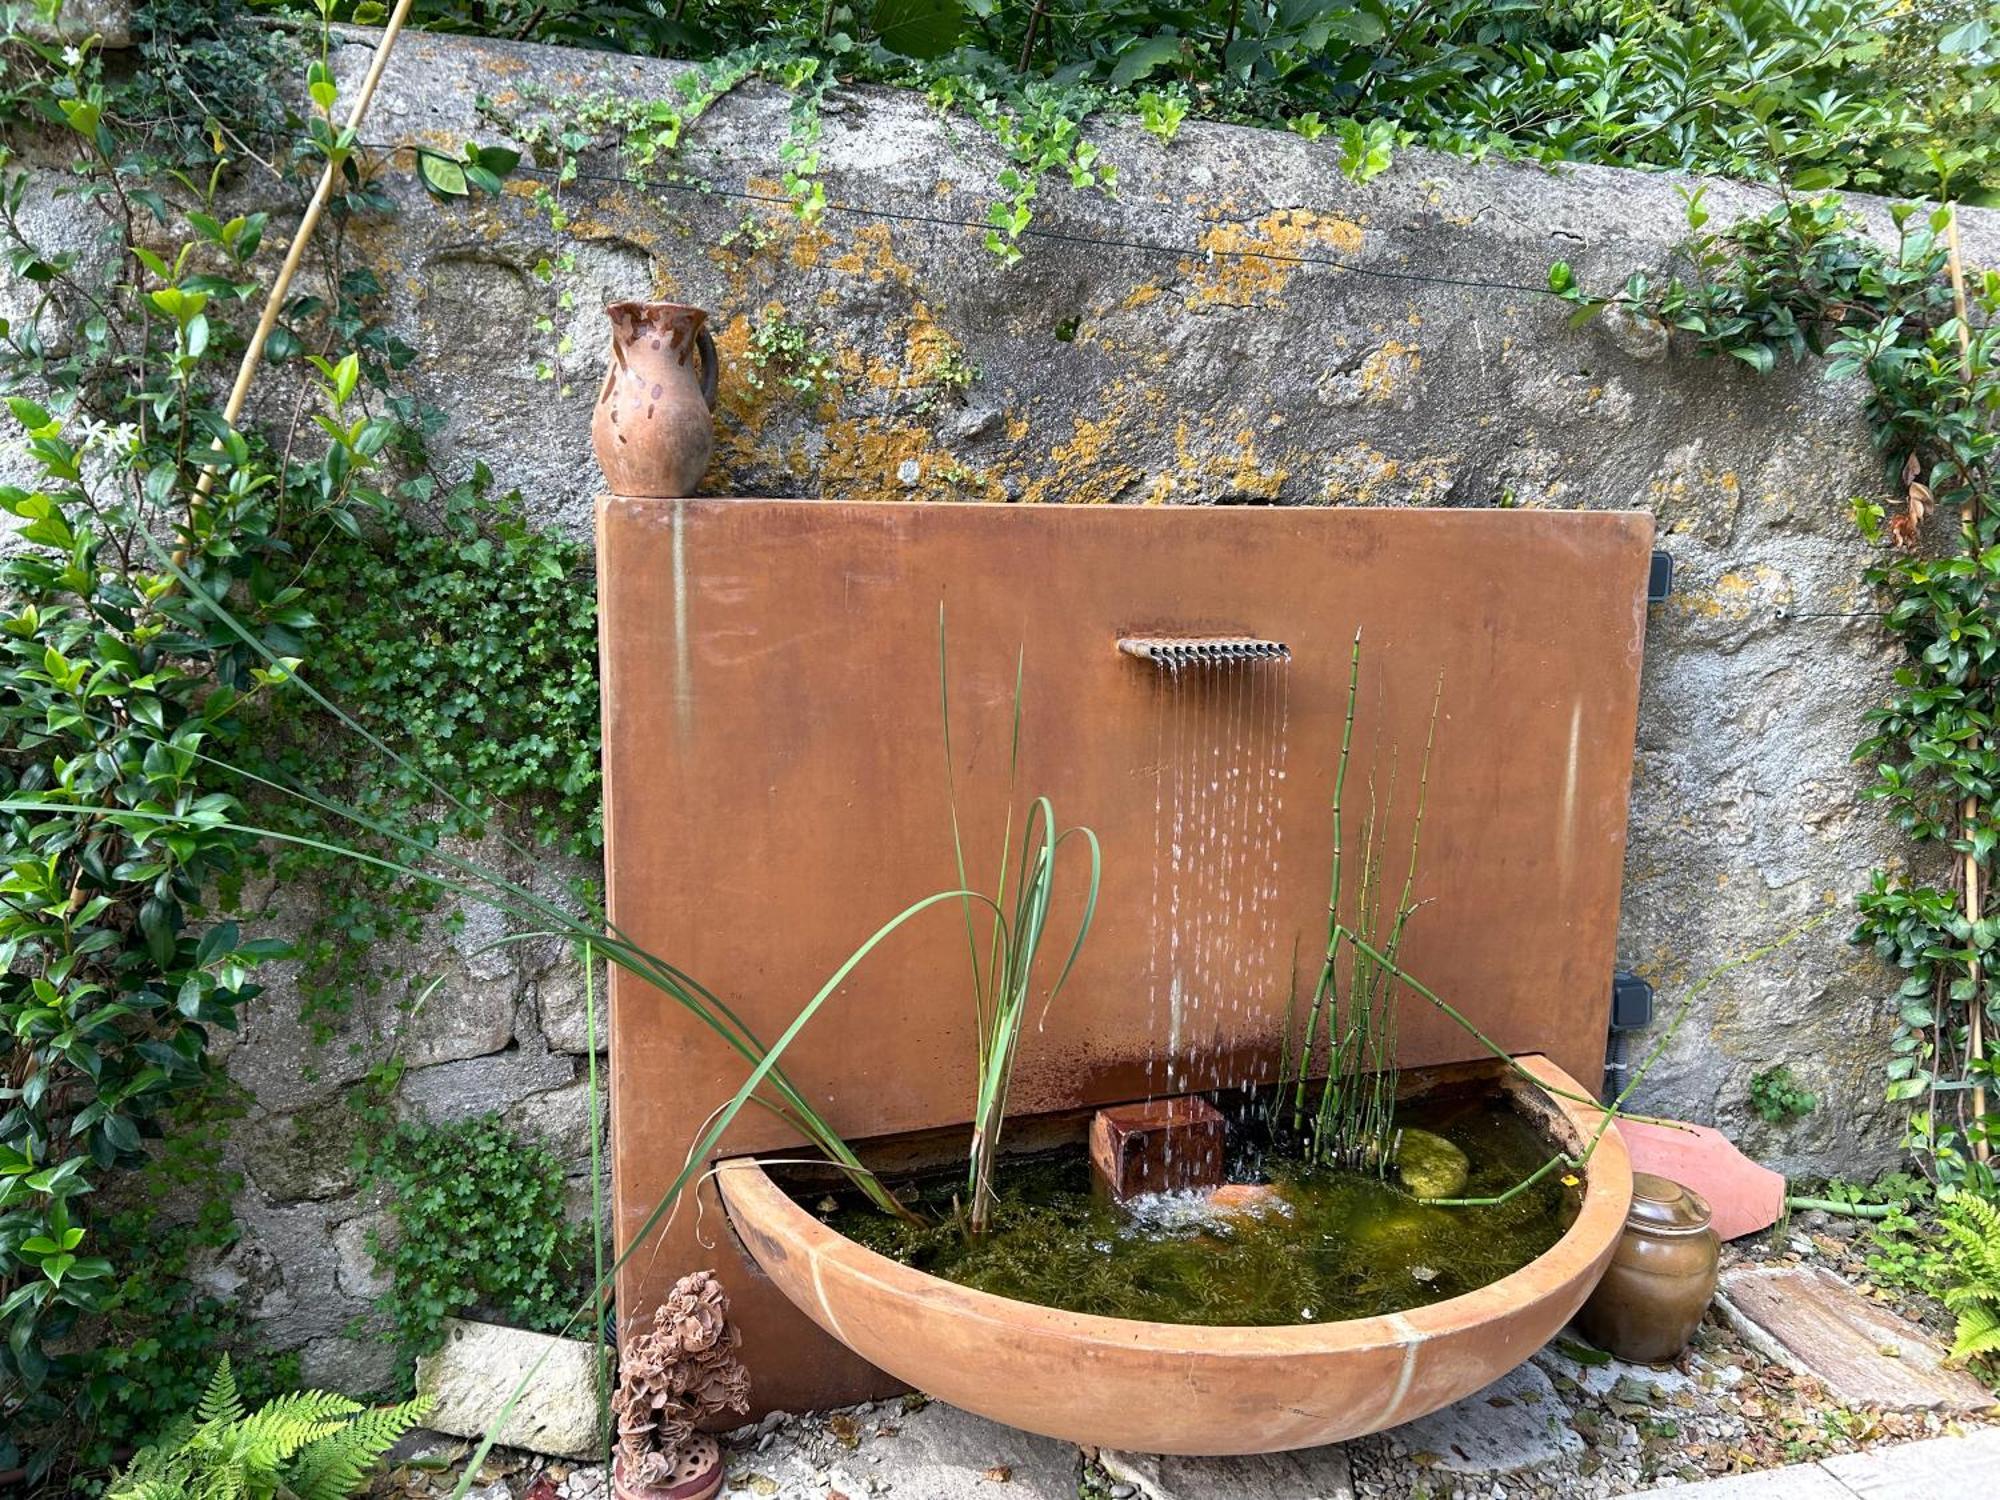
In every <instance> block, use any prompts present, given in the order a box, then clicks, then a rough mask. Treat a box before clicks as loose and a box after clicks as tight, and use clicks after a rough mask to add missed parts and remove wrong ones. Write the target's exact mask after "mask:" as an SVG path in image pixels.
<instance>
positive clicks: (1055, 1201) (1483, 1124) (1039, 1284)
mask: <svg viewBox="0 0 2000 1500" xmlns="http://www.w3.org/2000/svg"><path fill="white" fill-rule="evenodd" d="M1397 1123H1398V1124H1399V1125H1404V1126H1409V1127H1414V1128H1419V1129H1423V1130H1428V1131H1432V1132H1434V1133H1436V1134H1437V1135H1440V1136H1443V1137H1444V1138H1445V1139H1446V1140H1449V1141H1451V1142H1453V1143H1454V1144H1456V1145H1457V1146H1458V1147H1459V1148H1460V1149H1461V1150H1463V1151H1464V1152H1465V1154H1466V1157H1467V1158H1468V1160H1469V1163H1470V1175H1469V1177H1468V1179H1467V1183H1466V1186H1465V1189H1464V1196H1466V1197H1486V1196H1494V1195H1497V1194H1499V1193H1501V1192H1503V1191H1504V1190H1506V1189H1507V1188H1510V1187H1512V1186H1514V1185H1515V1184H1516V1183H1518V1182H1520V1181H1521V1180H1522V1179H1523V1178H1525V1177H1527V1176H1528V1175H1529V1174H1531V1173H1532V1172H1533V1171H1534V1170H1535V1169H1536V1168H1537V1167H1538V1166H1540V1165H1541V1164H1542V1163H1543V1162H1545V1161H1547V1160H1548V1158H1549V1156H1550V1155H1551V1153H1552V1149H1553V1148H1552V1147H1551V1145H1550V1144H1549V1142H1548V1140H1547V1139H1546V1137H1545V1136H1544V1135H1543V1134H1542V1133H1541V1131H1540V1130H1539V1129H1538V1128H1537V1127H1536V1126H1535V1125H1534V1124H1533V1123H1531V1122H1530V1121H1529V1120H1528V1119H1526V1118H1525V1117H1523V1116H1522V1115H1521V1114H1520V1113H1519V1112H1518V1111H1516V1110H1515V1109H1514V1108H1513V1107H1512V1106H1511V1105H1510V1104H1509V1103H1508V1102H1507V1101H1506V1099H1505V1098H1504V1096H1501V1095H1499V1094H1497V1093H1494V1094H1486V1093H1480V1094H1474V1095H1453V1096H1443V1097H1429V1098H1420V1099H1415V1100H1411V1101H1407V1102H1405V1103H1404V1104H1403V1105H1402V1106H1401V1107H1400V1109H1399V1112H1398V1115H1397ZM1229 1176H1230V1180H1231V1181H1232V1182H1237V1183H1246V1182H1247V1183H1267V1184H1269V1185H1270V1186H1272V1187H1273V1188H1275V1189H1276V1190H1277V1191H1276V1194H1275V1197H1272V1198H1261V1201H1258V1200H1259V1199H1260V1197H1261V1195H1241V1196H1243V1197H1246V1198H1250V1199H1251V1200H1252V1201H1251V1202H1250V1203H1249V1204H1248V1205H1246V1206H1239V1207H1236V1208H1232V1209H1217V1208H1216V1207H1214V1206H1213V1205H1212V1204H1210V1203H1209V1201H1208V1200H1207V1197H1206V1195H1204V1194H1199V1193H1172V1194H1154V1195H1149V1196H1148V1197H1145V1198H1141V1199H1137V1200H1135V1201H1134V1202H1133V1203H1132V1204H1131V1205H1129V1206H1127V1207H1124V1208H1120V1207H1117V1206H1114V1205H1113V1204H1111V1203H1110V1202H1108V1201H1106V1200H1104V1199H1103V1198H1101V1197H1099V1196H1098V1195H1096V1194H1094V1193H1093V1192H1092V1189H1091V1174H1090V1164H1089V1160H1088V1158H1087V1156H1086V1155H1085V1153H1084V1151H1083V1149H1082V1148H1081V1147H1077V1148H1075V1149H1068V1150H1061V1151H1054V1152H1048V1153H1043V1154H1038V1155H1035V1156H1030V1157H1023V1158H1019V1159H1015V1160H1012V1161H1008V1162H1006V1163H1004V1164H1003V1166H1002V1168H1001V1170H1000V1172H999V1176H998V1191H999V1196H1000V1202H1001V1206H1000V1208H999V1209H998V1210H997V1211H996V1214H995V1219H994V1227H993V1229H992V1231H991V1232H990V1233H989V1234H988V1235H987V1237H986V1238H985V1239H984V1240H983V1241H981V1242H979V1243H977V1244H971V1243H968V1242H967V1240H966V1238H965V1236H964V1234H963V1233H962V1231H961V1230H960V1228H959V1227H958V1226H957V1225H956V1224H955V1223H952V1222H948V1220H949V1215H950V1211H951V1201H952V1196H953V1194H954V1193H962V1192H963V1189H964V1180H963V1176H962V1174H950V1175H944V1174H940V1175H938V1176H935V1177H930V1178H919V1179H916V1180H914V1181H912V1182H910V1183H908V1184H906V1185H904V1186H903V1187H899V1192H901V1193H902V1194H903V1196H904V1197H905V1198H906V1200H907V1199H911V1198H914V1199H915V1200H916V1201H918V1202H919V1203H921V1205H922V1206H923V1207H924V1209H925V1210H926V1212H927V1213H929V1214H931V1215H934V1216H936V1217H938V1218H940V1219H944V1220H947V1222H941V1223H938V1224H935V1225H932V1226H929V1227H922V1228H918V1227H914V1226H910V1225H906V1224H902V1223H899V1222H896V1221H894V1220H892V1219H890V1218H888V1217H886V1216H885V1215H883V1214H881V1213H879V1212H877V1211H876V1210H874V1209H872V1208H870V1207H868V1206H867V1205H866V1204H865V1203H864V1202H862V1201H861V1200H860V1199H859V1198H858V1197H854V1198H850V1197H849V1196H848V1195H846V1194H834V1195H828V1194H827V1193H826V1191H825V1189H824V1187H823V1186H805V1185H800V1186H798V1187H796V1188H795V1192H796V1194H797V1196H798V1198H799V1200H800V1201H801V1202H802V1203H804V1204H805V1205H806V1206H808V1207H809V1208H812V1209H813V1210H814V1212H815V1213H816V1214H817V1215H818V1217H820V1218H821V1219H822V1220H824V1221H825V1222H826V1223H827V1224H828V1225H829V1226H830V1227H832V1228H834V1229H836V1230H838V1231H839V1232H840V1233H841V1234H844V1235H846V1236H848V1237H849V1238H851V1239H854V1240H857V1241H859V1242H860V1243H862V1244H864V1245H866V1246H868V1247H869V1248H870V1249H872V1250H875V1251H878V1252H880V1253H881V1254H884V1255H888V1256H891V1257H893V1258H894V1259H897V1260H900V1261H902V1262H904V1263H905V1264H908V1265H910V1266H913V1267H915V1268H916V1269H918V1270H921V1271H925V1272H928V1273H929V1274H931V1275H934V1276H940V1277H943V1278H945V1279H947V1280H950V1281H955V1282H958V1283H960V1284H962V1285H965V1286H969V1287H974V1288H977V1289H978V1290H980V1291H986V1292H992V1293H995V1294H997V1295H999V1296H1003V1297H1013V1298H1016V1299H1019V1300H1021V1301H1026V1302H1036V1303H1041V1304H1043V1305H1045V1306H1050V1307H1060V1308H1067V1309H1070V1310H1072V1311H1075V1312H1084V1313H1096V1314H1101V1315H1104V1316H1109V1317H1121V1318H1139V1319H1145V1320H1148V1321H1153V1322H1164V1323H1199V1324H1209V1325H1218V1326H1220V1325H1278V1324H1290V1323H1324V1322H1332V1321H1335V1320H1338V1319H1343V1318H1355V1317H1366V1316H1370V1315H1373V1314H1378V1313H1387V1312H1397V1311H1401V1310H1403V1309H1406V1308H1411V1307H1418V1306H1422V1305H1423V1304H1425V1303H1430V1302H1437V1301H1441V1300H1442V1299H1444V1298H1447V1297H1455V1296H1458V1295H1460V1294H1462V1293H1464V1292H1469V1291H1472V1290H1474V1289H1475V1288H1477V1287H1481V1286H1484V1285H1486V1284H1488V1283H1489V1282H1493V1281H1496V1280H1498V1279H1499V1278H1501V1277H1503V1276H1505V1275H1507V1274H1509V1273H1510V1272H1513V1271H1515V1270H1518V1269H1519V1268H1520V1267H1522V1266H1524V1265H1526V1264H1527V1263H1528V1262H1529V1261H1531V1260H1533V1259H1534V1258H1535V1257H1536V1256H1538V1255H1540V1254H1542V1253H1543V1252H1544V1251H1546V1250H1547V1249H1549V1248H1550V1247H1551V1246H1553V1245H1554V1244H1555V1242H1556V1241H1557V1240H1558V1239H1560V1238H1561V1236H1562V1234H1563V1231H1564V1230H1565V1229H1567V1228H1568V1226H1569V1224H1570V1223H1571V1222H1572V1220H1573V1219H1574V1218H1575V1215H1576V1208H1577V1204H1578V1202H1579V1201H1580V1199H1579V1193H1578V1189H1577V1188H1576V1187H1575V1186H1574V1185H1571V1184H1566V1183H1565V1182H1564V1181H1563V1180H1562V1179H1561V1176H1560V1174H1558V1173H1550V1174H1549V1175H1548V1176H1547V1177H1545V1178H1543V1179H1542V1180H1541V1181H1540V1182H1539V1183H1537V1184H1536V1185H1535V1186H1533V1187H1531V1188H1529V1189H1528V1190H1526V1191H1525V1192H1523V1193H1521V1194H1519V1195H1518V1196H1516V1197H1514V1198H1513V1199H1511V1200H1510V1201H1509V1202H1507V1203H1504V1204H1500V1205H1497V1206H1490V1207H1480V1208H1444V1207H1437V1206H1432V1205H1427V1204H1424V1203H1421V1202H1418V1201H1417V1200H1416V1199H1414V1198H1413V1197H1411V1196H1410V1195H1409V1194H1408V1193H1407V1192H1404V1191H1403V1190H1401V1189H1400V1188H1399V1187H1396V1186H1392V1185H1390V1184H1388V1183H1385V1182H1383V1181H1381V1180H1379V1179H1378V1178H1376V1177H1375V1176H1374V1175H1373V1174H1371V1173H1367V1172H1356V1171H1347V1170H1336V1169H1325V1168H1319V1167H1313V1166H1309V1165H1307V1164H1305V1163H1303V1162H1302V1161H1300V1160H1299V1158H1298V1157H1297V1155H1296V1154H1294V1153H1289V1152H1287V1151H1286V1150H1285V1149H1284V1148H1283V1147H1282V1145H1279V1144H1274V1143H1273V1142H1272V1140H1271V1139H1270V1137H1269V1135H1268V1133H1266V1132H1262V1131H1260V1130H1258V1129H1255V1128H1254V1127H1245V1128H1239V1129H1237V1130H1235V1131H1233V1132H1232V1159H1231V1163H1230V1173H1229Z"/></svg>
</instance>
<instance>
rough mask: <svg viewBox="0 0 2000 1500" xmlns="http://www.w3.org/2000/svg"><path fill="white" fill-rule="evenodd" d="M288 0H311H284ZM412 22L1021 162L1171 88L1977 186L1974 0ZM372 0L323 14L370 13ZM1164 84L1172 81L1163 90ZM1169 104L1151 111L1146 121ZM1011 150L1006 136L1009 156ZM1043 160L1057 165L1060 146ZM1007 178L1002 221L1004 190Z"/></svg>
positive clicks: (1272, 109) (529, 3)
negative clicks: (713, 78) (977, 146)
mask: <svg viewBox="0 0 2000 1500" xmlns="http://www.w3.org/2000/svg"><path fill="white" fill-rule="evenodd" d="M282 3H284V4H286V5H287V6H288V7H289V8H292V9H296V10H305V9H309V8H310V0H282ZM415 9H416V16H417V24H419V25H428V26H434V27H438V28H441V29H447V30H457V31H477V32H480V33H482V34H485V35H489V36H509V37H522V38H535V39H539V40H544V41H555V42H565V43H568V44H571V45H577V46H586V47H606V46H610V47H618V48H622V49H624V50H627V51H632V52H638V53H643V54H649V55H654V56H663V57H675V58H685V59H693V60H698V61H701V62H703V63H705V64H706V63H712V62H713V61H714V60H717V59H723V58H727V57H730V56H732V55H735V54H739V53H740V52H741V51H742V50H743V49H747V48H755V49H758V51H759V53H760V57H761V60H760V62H759V63H758V65H757V67H756V69H755V70H754V71H755V72H757V73H758V74H759V75H761V76H764V77H771V78H780V79H783V78H785V77H786V76H787V74H789V75H790V77H791V79H792V81H791V83H790V84H789V86H791V87H793V88H802V87H803V88H806V89H808V90H809V91H811V92H814V93H817V92H818V91H820V90H823V89H824V88H825V87H826V86H827V84H828V83H829V82H831V81H833V80H834V79H836V78H837V79H839V80H841V81H869V82H881V83H895V84H903V85H909V86H913V87H917V88H922V89H929V90H932V91H933V94H934V97H936V98H937V99H938V100H939V101H940V103H941V104H946V105H949V106H954V107H959V108H962V109H964V110H965V112H966V113H968V114H970V115H971V116H972V117H973V118H975V119H979V120H981V121H982V123H985V124H987V125H988V127H989V128H992V129H994V130H995V131H996V133H998V134H1000V135H1001V137H1002V140H1003V142H1005V143H1006V144H1007V145H1008V149H1009V152H1010V155H1013V156H1014V157H1015V164H1014V168H1013V170H1014V172H1015V174H1016V176H1017V178H1018V179H1019V180H1020V181H1021V183H1023V184H1029V183H1032V182H1033V181H1034V180H1035V178H1036V177H1037V176H1038V175H1039V172H1038V169H1037V167H1036V166H1035V164H1034V161H1035V159H1036V158H1039V157H1041V156H1043V155H1045V154H1046V153H1048V152H1049V151H1051V150H1053V151H1055V152H1057V153H1059V154H1060V153H1061V152H1062V144H1063V132H1062V131H1061V130H1059V129H1058V130H1056V131H1054V132H1051V131H1050V130H1048V129H1047V128H1046V127H1047V126H1048V124H1049V111H1050V110H1051V109H1052V108H1053V109H1054V110H1055V112H1056V113H1057V115H1058V116H1060V117H1061V118H1064V119H1068V120H1071V121H1072V122H1075V121H1076V120H1078V119H1080V117H1081V116H1083V115H1088V114H1091V113H1095V112H1098V111H1100V110H1105V109H1110V110H1114V111H1116V112H1119V113H1124V114H1130V115H1135V116H1139V117H1140V118H1141V119H1143V120H1145V121H1146V122H1147V123H1148V128H1151V129H1154V130H1155V131H1156V132H1157V133H1160V134H1162V135H1167V136H1170V135H1171V134H1172V133H1173V129H1174V128H1175V127H1176V126H1177V125H1178V119H1176V118H1175V116H1176V113H1177V112H1178V114H1182V115H1190V114H1191V115H1193V116H1195V117H1197V118H1209V119H1220V120H1232V121H1247V122H1253V123H1259V124H1271V125H1287V126H1291V127H1293V128H1296V129H1298V130H1300V132H1301V133H1302V134H1306V135H1308V136H1316V135H1320V134H1325V133H1328V132H1333V133H1334V134H1335V135H1336V136H1337V138H1338V139H1339V141H1340V143H1341V147H1342V158H1343V170H1346V171H1348V173H1349V175H1351V176H1355V177H1357V178H1360V177H1363V176H1366V175H1369V173H1370V171H1371V169H1373V170H1379V165H1378V164H1379V163H1386V160H1387V155H1388V151H1389V150H1390V148H1391V147H1393V146H1394V145H1395V144H1397V143H1399V142H1411V141H1414V142H1421V143H1424V144H1427V145H1431V146H1435V147H1439V148H1441V149H1445V150H1449V151H1454V152H1458V153H1460V154H1468V155H1481V154H1486V153H1493V154H1499V155H1507V156H1516V157H1525V158H1530V159H1535V160H1544V161H1593V162H1606V163H1614V164H1619V165H1627V166H1642V167H1673V168H1683V169H1696V170H1702V171H1709V172H1720V173H1726V174H1729V175H1735V176H1754V177H1760V178H1786V179H1789V180H1791V181H1792V182H1793V183H1794V184H1795V185H1797V186H1798V187H1800V188H1803V189H1808V190H1813V189H1819V188H1825V187H1830V186H1847V187H1852V188H1857V189H1867V190H1870V191H1883V192H1926V191H1932V192H1934V191H1937V190H1938V188H1939V186H1940V180H1939V179H1940V174H1945V175H1948V177H1949V179H1950V181H1951V183H1952V184H1953V187H1954V190H1955V191H1956V192H1957V193H1958V195H1959V196H1961V197H1966V198H1968V199H1972V200H1975V201H1977V200H1979V199H1980V198H1981V196H1982V195H1984V194H1987V193H1990V192H1993V191H1995V190H1996V189H2000V109H1996V104H2000V76H1997V75H1996V69H1997V68H2000V50H1997V48H2000V36H1996V30H1995V26H1994V18H1993V15H1992V10H1991V6H1990V3H1988V0H1939V3H1936V4H1930V5H1925V6H1921V7H1918V6H1911V5H1907V4H1902V3H1899V0H1721V3H1717V4H1700V5H1696V4H1689V3H1685V0H1558V3H1554V4H1543V5H1526V4H1510V5H1487V4H1481V3H1478V0H1443V3H1437V0H1283V3H1280V4H1274V5H1245V4H1242V3H1241V0H1195V3H1189V0H1110V3H1105V4H1097V3H1092V4H1084V3H1081V0H1032V3H1023V4H1020V5H995V4H991V3H988V0H862V3H823V0H779V3H776V4H770V5H761V4H760V5H750V4H745V3H742V0H711V3H706V4H702V5H692V6H690V5H674V6H664V5H659V4H655V3H651V0H553V3H541V0H418V4H417V6H416V8H415ZM380 12H381V6H380V5H379V4H377V3H375V0H346V3H343V5H342V7H341V13H342V14H343V15H349V16H352V17H354V18H356V19H364V20H365V19H368V18H369V17H371V16H379V14H380ZM1169 101H1171V103H1169ZM1170 119H1172V120H1174V124H1173V125H1169V124H1168V123H1167V122H1168V121H1169V120H1170ZM1023 158H1027V161H1026V162H1025V164H1024V161H1023ZM1060 165H1061V166H1062V167H1064V168H1065V169H1068V170H1071V171H1075V170H1078V168H1079V165H1080V168H1081V170H1083V171H1085V172H1094V171H1095V168H1093V167H1092V165H1091V164H1090V163H1089V162H1087V161H1086V162H1083V163H1081V164H1078V163H1077V162H1076V161H1075V159H1074V157H1073V156H1068V155H1061V158H1060ZM1031 200H1032V193H1031V192H1030V193H1029V194H1028V200H1027V201H1022V200H1020V199H1018V198H1017V197H1015V195H1014V194H1013V193H1012V192H1010V193H1009V194H1008V196H1007V197H1006V198H1003V199H1002V204H1004V205H1005V207H1004V210H1003V211H1004V213H1005V215H1006V219H1007V223H1005V224H1003V223H1000V222H996V223H995V224H994V226H993V227H994V228H996V229H997V230H999V231H1001V243H1002V244H1003V245H1011V244H1012V239H1011V238H1010V237H1009V235H1008V233H1007V229H1008V225H1009V224H1011V223H1012V221H1013V220H1014V219H1015V218H1017V217H1018V216H1019V215H1020V213H1022V212H1023V211H1027V210H1028V202H1030V201H1031Z"/></svg>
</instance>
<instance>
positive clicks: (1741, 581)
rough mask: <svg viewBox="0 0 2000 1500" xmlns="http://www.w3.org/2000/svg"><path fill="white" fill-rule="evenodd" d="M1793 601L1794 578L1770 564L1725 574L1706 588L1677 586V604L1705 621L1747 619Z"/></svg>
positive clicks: (1675, 605) (1686, 611)
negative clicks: (1682, 587)
mask: <svg viewBox="0 0 2000 1500" xmlns="http://www.w3.org/2000/svg"><path fill="white" fill-rule="evenodd" d="M1792 600H1793V593H1792V581H1791V579H1789V578H1787V577H1786V576H1785V575H1784V574H1783V573H1781V572H1779V571H1778V570H1777V569H1776V568H1774V567H1772V566H1770V565H1769V564H1768V563H1758V564H1757V565H1756V566H1755V567H1754V568H1752V569H1750V571H1749V572H1748V573H1733V572H1732V573H1724V574H1723V575H1722V576H1721V577H1720V578H1718V579H1716V580H1715V582H1714V583H1713V584H1712V585H1710V586H1709V587H1708V588H1706V589H1689V590H1683V589H1681V588H1679V587H1676V588H1675V590H1674V595H1673V602H1674V607H1675V608H1677V609H1679V610H1681V611H1682V612H1683V613H1685V614H1690V615H1696V616H1699V617H1700V618H1701V619H1704V620H1747V619H1749V618H1750V617H1751V616H1752V615H1757V614H1762V613H1765V612H1766V611H1769V610H1775V609H1783V608H1786V607H1787V606H1789V605H1790V604H1791V603H1792Z"/></svg>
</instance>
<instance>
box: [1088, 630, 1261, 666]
mask: <svg viewBox="0 0 2000 1500" xmlns="http://www.w3.org/2000/svg"><path fill="white" fill-rule="evenodd" d="M1118 649H1119V650H1120V651H1122V652H1124V653H1125V655H1127V656H1134V657H1137V658H1138V659H1139V660H1141V661H1149V662H1151V663H1152V664H1153V665H1154V666H1156V667H1163V668H1169V669H1171V668H1178V667H1186V666H1196V667H1221V666H1233V665H1236V664H1237V663H1240V662H1259V661H1290V660H1291V659H1292V648H1291V647H1289V646H1287V645H1286V644H1285V643H1284V642H1283V641H1266V640H1260V639H1259V638H1258V637H1256V636H1254V635H1188V636H1156V635H1127V636H1120V637H1119V639H1118Z"/></svg>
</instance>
